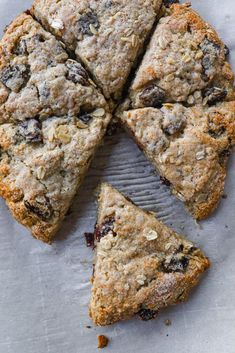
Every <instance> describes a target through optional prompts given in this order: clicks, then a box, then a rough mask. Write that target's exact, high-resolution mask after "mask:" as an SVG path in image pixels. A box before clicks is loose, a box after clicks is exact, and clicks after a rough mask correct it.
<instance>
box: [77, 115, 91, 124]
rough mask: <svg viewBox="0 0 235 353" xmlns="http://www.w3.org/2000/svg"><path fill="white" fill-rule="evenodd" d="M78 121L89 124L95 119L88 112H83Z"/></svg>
mask: <svg viewBox="0 0 235 353" xmlns="http://www.w3.org/2000/svg"><path fill="white" fill-rule="evenodd" d="M78 119H79V120H81V121H82V122H83V123H85V124H88V123H89V122H90V121H91V120H92V119H93V117H92V116H91V114H89V113H87V112H81V114H80V115H79V116H78Z"/></svg>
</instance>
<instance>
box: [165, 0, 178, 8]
mask: <svg viewBox="0 0 235 353" xmlns="http://www.w3.org/2000/svg"><path fill="white" fill-rule="evenodd" d="M178 3H179V0H163V4H164V5H165V6H166V7H169V6H171V5H172V4H178Z"/></svg>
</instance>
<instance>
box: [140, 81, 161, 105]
mask: <svg viewBox="0 0 235 353" xmlns="http://www.w3.org/2000/svg"><path fill="white" fill-rule="evenodd" d="M139 99H140V102H141V103H142V104H143V105H144V106H145V107H155V108H158V107H159V106H161V104H162V103H163V102H164V99H165V91H164V90H163V89H162V88H161V87H158V86H157V85H155V84H152V85H150V86H148V87H147V88H145V89H144V90H143V91H142V92H141V94H140V96H139Z"/></svg>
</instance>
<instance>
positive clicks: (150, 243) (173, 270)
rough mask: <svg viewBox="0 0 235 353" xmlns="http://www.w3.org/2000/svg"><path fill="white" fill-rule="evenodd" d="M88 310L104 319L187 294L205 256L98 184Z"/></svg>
mask: <svg viewBox="0 0 235 353" xmlns="http://www.w3.org/2000/svg"><path fill="white" fill-rule="evenodd" d="M94 235H95V241H96V244H95V245H96V259H95V265H94V275H93V288H92V298H91V302H90V316H91V318H92V320H93V321H94V323H95V324H97V325H101V326H103V325H109V324H112V323H114V322H117V321H119V320H125V319H129V318H131V317H132V316H133V315H135V314H137V315H139V316H140V317H141V318H142V319H143V320H149V319H153V318H155V317H156V316H157V314H158V311H159V310H160V309H163V308H164V307H167V306H169V305H172V304H176V303H179V302H182V301H184V300H186V299H187V297H188V294H189V292H190V291H191V289H192V288H193V287H194V286H195V285H196V284H197V283H198V281H199V279H200V277H201V274H202V273H203V272H204V271H205V270H206V269H207V268H208V267H209V260H208V259H207V258H206V257H205V256H204V255H203V253H202V252H201V251H200V250H199V249H198V248H197V247H195V246H194V245H193V244H192V243H191V242H190V241H188V240H186V239H184V238H183V237H182V236H180V235H178V234H176V233H175V232H174V231H173V230H171V229H169V228H168V227H167V226H165V225H164V224H163V223H161V222H160V221H158V220H157V219H156V218H155V217H154V216H153V215H152V214H151V213H148V212H144V211H142V210H141V209H140V208H138V207H137V206H135V205H134V204H133V203H132V202H131V200H129V199H127V198H125V197H124V196H123V195H122V194H120V193H119V192H118V191H117V190H115V189H113V188H112V187H111V186H109V185H107V184H103V185H102V186H101V192H100V196H99V208H98V220H97V225H96V229H95V233H94Z"/></svg>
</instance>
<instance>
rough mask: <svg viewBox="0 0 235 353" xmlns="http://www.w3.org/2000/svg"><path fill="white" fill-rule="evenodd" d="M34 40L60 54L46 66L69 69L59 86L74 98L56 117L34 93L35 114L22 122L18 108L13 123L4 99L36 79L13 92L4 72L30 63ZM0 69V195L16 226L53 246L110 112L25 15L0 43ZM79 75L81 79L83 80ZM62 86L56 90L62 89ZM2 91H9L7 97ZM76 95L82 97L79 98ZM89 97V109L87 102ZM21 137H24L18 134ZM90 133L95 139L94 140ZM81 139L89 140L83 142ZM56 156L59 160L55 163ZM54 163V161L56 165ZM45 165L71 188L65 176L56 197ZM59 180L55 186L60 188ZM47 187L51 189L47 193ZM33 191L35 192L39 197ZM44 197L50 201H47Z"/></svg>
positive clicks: (61, 49) (92, 86) (89, 83)
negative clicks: (64, 174) (75, 102)
mask: <svg viewBox="0 0 235 353" xmlns="http://www.w3.org/2000/svg"><path fill="white" fill-rule="evenodd" d="M39 34H40V35H39ZM37 36H38V38H39V37H40V36H42V38H39V41H41V42H40V44H41V45H44V42H46V41H47V40H48V41H49V40H50V41H51V42H50V43H52V45H54V44H58V49H59V53H58V55H60V54H61V53H62V54H63V52H64V55H63V56H62V57H60V58H59V59H58V60H57V58H56V57H55V58H54V57H53V59H54V60H55V65H54V64H53V65H54V66H53V67H52V68H50V67H48V70H55V69H56V68H57V67H58V71H59V70H61V69H62V70H63V69H64V70H65V69H66V68H67V69H68V73H67V74H66V72H65V73H63V74H61V81H62V80H63V79H65V77H66V81H65V84H68V86H67V87H69V89H70V90H71V92H72V94H73V95H74V96H73V97H71V96H70V97H69V104H70V106H69V104H68V107H66V112H67V113H66V114H64V115H63V113H60V115H59V114H58V115H57V114H54V113H53V109H54V108H51V106H50V103H46V104H45V107H46V109H45V108H44V107H43V105H42V104H41V103H40V102H41V101H40V99H41V95H40V92H39V89H38V93H37V94H38V97H39V99H38V101H39V104H38V107H39V113H37V114H35V116H34V115H33V116H32V115H31V114H28V116H27V118H25V117H24V115H23V114H22V116H21V115H20V114H21V110H22V109H18V110H19V111H20V112H19V114H18V115H19V116H18V119H17V117H16V115H17V112H16V109H15V108H14V106H13V104H12V105H11V109H12V116H11V114H9V111H10V108H9V109H8V110H7V109H6V105H7V104H8V99H9V97H11V95H13V94H14V95H15V100H17V99H19V96H20V95H21V92H22V91H23V90H24V89H25V88H27V85H28V84H29V85H31V86H30V87H32V88H34V85H35V87H36V85H37V81H36V79H35V76H36V75H35V76H34V79H35V82H34V83H29V82H31V81H30V79H31V76H29V77H27V80H26V83H24V84H22V83H21V82H20V85H19V87H17V89H16V88H15V87H13V88H11V87H12V85H13V84H12V82H11V81H10V80H12V77H11V76H10V74H8V72H7V71H6V69H8V68H10V69H11V68H12V67H13V68H14V65H16V68H18V66H20V65H21V64H22V63H24V64H25V62H27V63H28V60H29V59H28V56H29V53H28V51H27V46H26V41H25V38H26V39H27V40H28V39H29V40H32V39H33V38H34V37H37ZM22 38H23V40H22ZM19 43H20V44H22V43H23V44H24V45H23V46H22V48H20V49H21V51H22V52H20V53H18V51H19V48H18V45H19ZM30 45H31V44H30ZM31 49H32V48H31ZM44 49H45V48H44ZM54 49H55V48H54V47H53V48H52V47H51V52H52V53H54V52H53V50H54ZM45 50H47V48H46V49H45ZM33 54H35V53H33ZM49 55H51V54H48V56H49ZM52 55H53V54H52ZM46 59H48V57H46ZM40 64H41V63H40ZM17 65H18V66H17ZM66 65H68V66H66ZM76 65H77V66H76ZM28 66H29V65H28ZM71 66H76V67H77V70H78V72H76V71H75V72H74V71H73V68H72V69H71V70H72V72H70V71H69V70H70V67H71ZM0 69H1V74H2V76H1V78H0V120H1V123H0V146H1V149H0V153H1V159H0V194H1V196H2V197H3V198H4V199H5V201H6V204H7V205H8V207H9V209H10V211H11V213H12V215H13V216H14V218H15V219H16V220H17V221H18V222H19V223H21V224H22V225H24V226H25V227H27V228H28V229H29V230H30V231H31V233H32V235H33V236H34V237H35V238H36V239H38V240H41V241H43V242H45V243H48V244H51V243H52V241H53V240H54V238H55V234H56V232H57V231H58V230H59V228H60V226H61V223H62V221H63V219H64V217H65V215H66V213H67V211H68V209H69V207H70V206H71V203H72V199H73V197H74V196H75V194H76V191H77V190H78V188H79V187H80V185H81V183H82V180H83V179H84V176H85V173H86V171H87V169H88V167H89V165H90V163H91V160H92V157H93V155H94V153H95V151H96V149H97V148H98V146H99V145H100V144H101V142H102V139H103V137H104V134H105V132H106V128H107V125H108V123H109V121H110V120H111V113H110V108H109V106H108V104H107V102H106V101H105V99H104V97H103V96H102V94H101V93H100V91H99V90H98V89H97V88H96V86H95V84H94V83H93V82H92V81H91V79H90V78H89V77H88V74H87V73H86V72H85V70H84V69H83V68H82V66H81V64H80V63H79V62H75V61H73V60H71V59H70V58H69V56H68V54H67V53H66V51H65V50H64V47H63V45H61V43H59V41H57V40H56V39H55V37H54V36H53V35H52V34H50V33H49V32H46V31H45V30H44V29H43V28H42V27H41V25H40V24H39V23H38V22H36V21H35V20H34V19H33V18H32V16H31V15H30V14H29V13H28V12H27V11H26V12H24V13H22V14H20V15H18V16H17V17H16V18H15V20H13V21H12V22H11V24H10V25H9V26H8V27H7V28H6V30H5V34H4V36H3V38H2V40H1V42H0ZM2 70H3V71H2ZM4 70H5V71H4ZM35 70H36V69H35ZM79 70H80V71H79ZM31 71H32V72H34V71H33V69H32V70H31V69H30V75H31ZM42 72H43V74H44V72H45V70H44V71H43V69H42ZM15 73H16V75H17V74H18V76H19V77H20V73H19V72H18V71H17V70H15ZM36 74H37V72H36ZM79 74H80V75H81V76H79ZM7 75H8V76H7ZM63 75H64V76H63ZM69 75H70V76H69ZM82 75H85V77H83V76H82ZM19 77H18V79H19ZM59 77H60V74H59ZM3 78H4V79H3ZM36 78H37V76H36ZM54 79H56V77H55V78H54ZM84 80H85V83H84V87H83V83H81V82H84ZM5 81H6V82H5ZM8 81H9V82H8ZM61 81H60V88H61V87H62V86H63V84H62V83H61ZM39 83H40V80H39ZM45 83H47V81H45ZM49 83H51V82H49ZM71 85H73V87H72V86H71ZM64 87H65V85H64ZM64 87H62V88H64ZM71 87H72V88H71ZM52 88H53V87H52ZM4 92H7V96H6V97H5V96H4ZM80 92H82V93H81V94H80ZM75 93H76V94H75ZM78 93H79V94H78ZM59 94H60V93H59V92H58V95H57V100H59V99H60V96H59ZM78 95H80V97H85V98H84V102H83V101H82V103H81V102H80V101H79V100H78V105H77V108H74V100H75V99H77V97H78ZM89 96H91V97H92V98H93V100H92V101H91V104H89V102H88V98H89ZM61 98H62V96H61ZM81 99H83V98H81ZM22 101H23V100H22ZM83 103H84V106H83ZM86 107H88V108H87V109H89V108H92V109H91V110H90V111H89V114H88V113H86V111H85V109H86ZM21 108H22V107H21ZM26 108H27V106H26ZM73 108H74V111H75V112H76V114H77V115H76V114H74V115H73V116H70V114H69V109H71V110H72V109H73ZM43 109H44V110H43ZM18 110H17V111H18ZM13 113H14V114H13ZM80 117H81V119H80ZM82 119H83V120H82ZM26 123H27V124H26ZM28 123H29V124H28ZM23 132H24V134H25V135H22V133H23ZM91 133H92V134H93V135H95V136H94V137H93V136H92V135H91ZM79 134H80V135H79ZM85 135H86V136H87V141H86V137H85ZM79 136H80V140H81V141H83V142H84V143H83V144H82V147H81V143H80V144H79ZM23 137H24V138H23ZM53 144H55V145H53ZM53 146H54V147H53ZM73 146H75V147H73ZM76 147H79V148H80V150H79V149H78V151H80V155H79V154H78V153H76ZM44 148H45V149H44ZM53 148H54V150H55V151H57V152H58V155H59V156H60V157H58V156H57V155H56V154H55V156H53V153H52V152H53ZM73 148H74V152H73ZM59 150H60V151H59ZM24 151H25V152H24ZM40 153H41V156H40ZM34 154H35V156H34ZM66 154H67V157H66V158H68V161H66V162H65V158H64V155H66ZM30 156H32V160H33V158H34V157H35V159H34V160H33V162H32V165H31V164H30V163H28V159H29V158H30ZM43 157H45V165H44V164H43V163H42V158H43ZM57 157H58V158H61V159H59V161H58V160H57V159H58V158H57ZM36 159H37V160H36ZM53 159H54V160H55V161H54V162H53ZM26 160H27V161H26ZM48 161H49V162H52V164H53V163H55V179H56V178H57V179H58V177H62V178H63V175H62V173H67V174H69V173H70V174H71V184H70V183H69V182H68V180H69V181H70V179H69V177H68V178H67V179H66V181H65V178H64V179H63V182H61V184H60V185H59V186H60V187H59V188H58V189H57V191H56V192H54V190H53V187H54V186H53V182H52V180H51V179H50V178H51V172H53V170H52V169H50V168H48V166H47V163H48ZM69 161H70V162H69ZM57 162H58V163H57ZM69 163H70V164H71V166H72V165H79V168H77V170H74V171H71V167H70V165H69ZM48 164H49V163H48ZM57 164H59V166H58V165H57ZM16 167H17V168H18V169H17V168H16ZM60 168H61V169H60ZM21 172H22V173H25V175H26V176H27V177H28V181H29V182H28V183H27V185H26V184H24V183H25V181H24V177H23V176H20V173H21ZM74 175H75V177H74ZM57 179H56V185H57V184H58V183H59V181H58V180H57ZM26 180H27V179H26ZM47 182H48V184H47ZM57 182H58V183H57ZM30 185H31V186H30ZM48 185H49V186H50V187H51V191H50V192H49V191H48V189H47V186H48ZM42 190H43V191H42ZM37 192H39V193H38V194H37ZM66 192H67V194H66ZM26 194H27V196H26ZM62 194H63V195H62ZM48 195H50V196H51V199H50V197H49V196H48ZM52 200H53V201H52ZM53 202H54V203H57V204H56V207H55V208H54V207H53Z"/></svg>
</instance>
